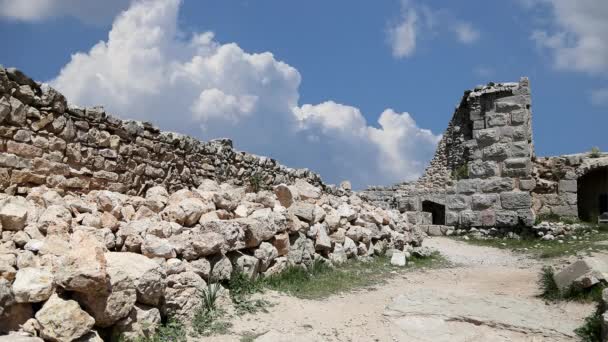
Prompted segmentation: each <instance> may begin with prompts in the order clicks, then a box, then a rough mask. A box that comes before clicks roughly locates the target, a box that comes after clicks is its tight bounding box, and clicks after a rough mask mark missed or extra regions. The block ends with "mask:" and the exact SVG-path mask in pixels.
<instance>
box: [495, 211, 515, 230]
mask: <svg viewBox="0 0 608 342" xmlns="http://www.w3.org/2000/svg"><path fill="white" fill-rule="evenodd" d="M518 222H519V221H518V215H517V212H515V211H506V210H497V211H496V226H498V227H513V226H516V225H517V224H518Z"/></svg>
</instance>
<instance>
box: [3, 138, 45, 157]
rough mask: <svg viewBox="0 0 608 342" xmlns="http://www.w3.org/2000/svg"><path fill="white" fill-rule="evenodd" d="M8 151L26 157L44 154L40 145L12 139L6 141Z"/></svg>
mask: <svg viewBox="0 0 608 342" xmlns="http://www.w3.org/2000/svg"><path fill="white" fill-rule="evenodd" d="M6 152H8V153H13V154H16V155H18V156H22V157H26V158H34V157H41V156H42V150H41V149H39V148H38V147H35V146H32V145H28V144H22V143H18V142H14V141H12V140H9V141H8V142H7V143H6Z"/></svg>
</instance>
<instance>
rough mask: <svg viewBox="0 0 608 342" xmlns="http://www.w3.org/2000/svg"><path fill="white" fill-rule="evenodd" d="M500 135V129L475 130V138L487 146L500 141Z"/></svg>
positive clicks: (480, 143)
mask: <svg viewBox="0 0 608 342" xmlns="http://www.w3.org/2000/svg"><path fill="white" fill-rule="evenodd" d="M499 137H500V136H499V134H498V130H496V129H495V128H486V129H480V130H478V131H473V139H475V140H477V143H478V144H479V145H482V146H487V145H491V144H493V143H495V142H498V139H499Z"/></svg>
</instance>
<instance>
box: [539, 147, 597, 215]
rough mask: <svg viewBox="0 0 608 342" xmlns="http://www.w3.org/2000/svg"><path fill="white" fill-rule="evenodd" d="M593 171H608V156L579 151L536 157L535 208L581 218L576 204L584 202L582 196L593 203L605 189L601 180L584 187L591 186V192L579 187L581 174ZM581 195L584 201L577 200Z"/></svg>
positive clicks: (543, 212)
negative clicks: (562, 154) (555, 155)
mask: <svg viewBox="0 0 608 342" xmlns="http://www.w3.org/2000/svg"><path fill="white" fill-rule="evenodd" d="M596 170H608V155H606V154H599V155H592V154H590V153H579V154H572V155H565V156H557V157H544V158H536V159H535V160H534V171H533V177H534V183H535V184H534V189H533V191H532V195H533V209H534V211H535V212H536V213H538V214H539V215H555V216H560V217H571V218H578V217H580V215H579V204H580V205H585V203H584V201H585V199H587V201H589V202H592V203H593V204H595V202H596V201H597V195H598V194H599V193H600V192H601V191H604V192H606V191H607V190H605V188H604V190H602V189H601V188H602V182H601V181H600V182H598V183H597V184H589V185H591V187H589V186H588V187H587V188H591V191H588V190H587V189H585V188H582V187H581V185H582V184H581V183H582V181H583V177H584V176H586V175H588V174H589V173H590V172H593V171H596ZM594 188H595V189H594ZM595 190H598V191H599V192H598V191H595ZM581 198H582V199H583V203H579V200H580V199H581ZM593 204H592V205H593ZM597 214H600V213H597ZM581 218H584V219H589V218H588V217H581ZM591 219H595V218H591Z"/></svg>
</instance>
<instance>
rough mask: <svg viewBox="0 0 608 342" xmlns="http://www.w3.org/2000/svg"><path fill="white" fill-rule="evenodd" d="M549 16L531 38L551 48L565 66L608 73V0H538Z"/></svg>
mask: <svg viewBox="0 0 608 342" xmlns="http://www.w3.org/2000/svg"><path fill="white" fill-rule="evenodd" d="M532 4H533V5H536V6H542V7H541V8H544V9H546V13H547V14H548V17H549V18H550V24H549V25H548V26H547V27H543V28H541V29H538V30H536V31H534V32H533V33H532V39H533V40H535V41H536V43H537V44H538V45H539V46H541V47H542V48H546V49H548V50H549V51H550V52H551V53H552V56H553V60H554V63H555V66H556V67H557V68H559V69H563V70H573V71H580V72H587V73H603V74H605V73H608V20H607V18H608V1H606V0H576V1H572V0H536V1H534V2H532Z"/></svg>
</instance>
